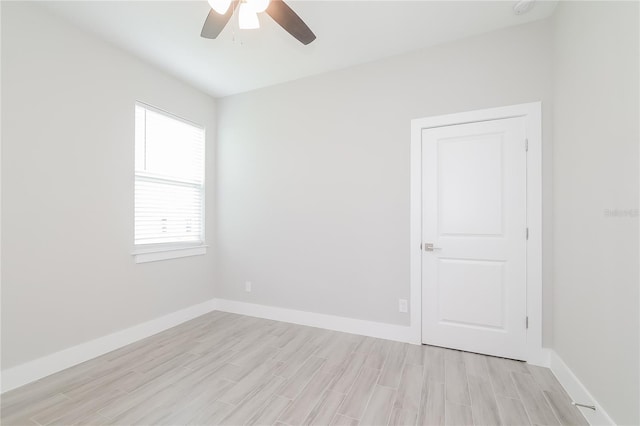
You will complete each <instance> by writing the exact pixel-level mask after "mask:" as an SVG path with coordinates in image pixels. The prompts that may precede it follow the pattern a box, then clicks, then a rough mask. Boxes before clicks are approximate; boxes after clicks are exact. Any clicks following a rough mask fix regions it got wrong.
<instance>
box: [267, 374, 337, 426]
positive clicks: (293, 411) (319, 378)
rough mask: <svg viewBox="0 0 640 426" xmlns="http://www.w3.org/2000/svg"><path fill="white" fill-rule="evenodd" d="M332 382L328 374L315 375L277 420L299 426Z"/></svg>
mask: <svg viewBox="0 0 640 426" xmlns="http://www.w3.org/2000/svg"><path fill="white" fill-rule="evenodd" d="M332 380H333V377H332V376H330V375H329V374H325V373H318V374H316V375H315V376H314V378H313V380H312V381H311V382H309V383H308V384H307V386H305V388H304V389H303V391H302V392H301V393H300V395H299V396H298V397H297V398H296V399H295V401H293V403H292V404H291V405H290V406H289V408H287V410H285V411H284V413H283V414H282V415H281V416H280V418H279V419H278V420H279V421H281V422H283V423H287V424H290V425H299V424H301V423H302V422H303V421H304V419H306V418H307V416H308V415H309V413H310V412H311V410H313V408H314V407H315V406H316V404H317V403H318V401H319V400H320V398H321V397H322V395H323V394H324V391H325V390H326V389H327V388H328V387H329V384H330V383H331V381H332Z"/></svg>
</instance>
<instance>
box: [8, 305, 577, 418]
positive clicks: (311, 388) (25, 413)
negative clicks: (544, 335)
mask: <svg viewBox="0 0 640 426" xmlns="http://www.w3.org/2000/svg"><path fill="white" fill-rule="evenodd" d="M2 424H4V425H31V426H32V425H49V424H60V425H72V424H94V425H104V424H117V425H131V424H149V425H151V424H162V425H186V424H228V425H245V424H260V425H300V424H317V425H387V424H390V425H413V424H420V425H423V424H433V425H439V424H448V425H471V424H475V425H498V424H504V425H529V424H535V425H558V424H562V425H569V424H586V421H585V419H584V418H583V417H582V415H581V414H580V413H579V412H578V410H577V409H576V408H575V407H573V406H572V405H571V404H570V400H569V397H568V396H567V395H566V393H565V392H564V390H563V389H562V387H561V386H560V385H559V383H558V382H557V381H556V379H555V378H554V376H553V375H552V374H551V372H550V370H548V369H545V368H539V367H532V366H528V365H526V364H524V363H521V362H516V361H511V360H505V359H500V358H492V357H486V356H482V355H476V354H471V353H465V352H460V351H455V350H447V349H442V348H437V347H430V346H422V347H420V346H415V345H408V344H402V343H396V342H390V341H386V340H380V339H373V338H369V337H362V336H355V335H350V334H344V333H338V332H332V331H327V330H321V329H317V328H311V327H303V326H298V325H291V324H286V323H280V322H275V321H268V320H262V319H256V318H251V317H245V316H241V315H234V314H228V313H221V312H214V313H211V314H208V315H205V316H202V317H200V318H197V319H195V320H193V321H190V322H188V323H185V324H182V325H180V326H178V327H175V328H172V329H170V330H167V331H165V332H163V333H160V334H157V335H155V336H152V337H150V338H148V339H145V340H143V341H140V342H137V343H134V344H132V345H129V346H127V347H124V348H122V349H119V350H117V351H114V352H111V353H109V354H106V355H104V356H101V357H99V358H96V359H94V360H91V361H88V362H86V363H84V364H81V365H78V366H76V367H73V368H70V369H68V370H65V371H63V372H60V373H58V374H55V375H53V376H49V377H47V378H44V379H42V380H40V381H38V382H35V383H32V384H29V385H27V386H24V387H22V388H19V389H16V390H13V391H11V392H8V393H6V394H4V395H2Z"/></svg>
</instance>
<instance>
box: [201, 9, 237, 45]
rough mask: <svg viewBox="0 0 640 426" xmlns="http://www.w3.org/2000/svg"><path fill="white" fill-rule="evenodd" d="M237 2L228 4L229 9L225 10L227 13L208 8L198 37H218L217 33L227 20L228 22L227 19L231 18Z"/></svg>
mask: <svg viewBox="0 0 640 426" xmlns="http://www.w3.org/2000/svg"><path fill="white" fill-rule="evenodd" d="M238 3H239V1H237V0H236V1H234V2H233V3H231V4H230V5H229V9H228V10H227V13H225V14H224V15H220V14H219V13H218V12H216V11H215V10H213V9H211V10H209V14H208V15H207V19H206V20H205V21H204V26H203V27H202V32H201V33H200V37H204V38H216V37H218V34H220V33H221V32H222V30H223V29H224V27H225V26H226V25H227V22H229V19H231V16H232V15H233V11H234V10H235V9H236V7H237V6H238Z"/></svg>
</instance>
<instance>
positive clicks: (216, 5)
mask: <svg viewBox="0 0 640 426" xmlns="http://www.w3.org/2000/svg"><path fill="white" fill-rule="evenodd" d="M208 2H209V6H211V9H213V10H215V11H216V12H218V13H219V14H220V15H224V14H225V13H227V10H229V6H230V5H231V0H208Z"/></svg>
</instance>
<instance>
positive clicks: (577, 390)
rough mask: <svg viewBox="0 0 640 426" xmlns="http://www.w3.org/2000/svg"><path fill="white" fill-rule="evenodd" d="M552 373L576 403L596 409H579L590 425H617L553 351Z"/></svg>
mask: <svg viewBox="0 0 640 426" xmlns="http://www.w3.org/2000/svg"><path fill="white" fill-rule="evenodd" d="M551 371H553V374H555V376H556V378H557V379H558V381H559V382H560V384H561V385H562V387H564V389H565V390H566V391H567V393H568V394H569V396H570V397H571V399H572V400H573V401H574V402H578V403H580V404H587V405H593V406H595V407H596V409H595V411H594V410H591V409H589V408H582V407H578V408H579V409H580V412H581V413H582V414H583V415H584V417H585V418H586V419H587V421H588V422H589V424H590V425H615V422H614V421H613V420H612V419H611V417H609V415H608V414H607V412H606V411H605V410H604V409H603V408H602V406H601V405H600V404H598V401H596V399H595V398H594V397H593V396H592V395H591V393H590V392H589V391H588V390H587V388H586V387H585V386H584V385H583V384H582V382H580V380H579V379H578V377H576V375H575V374H574V373H573V371H571V369H570V368H569V367H568V366H567V364H565V363H564V361H563V360H562V358H560V355H558V354H557V353H556V351H554V350H551Z"/></svg>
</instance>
